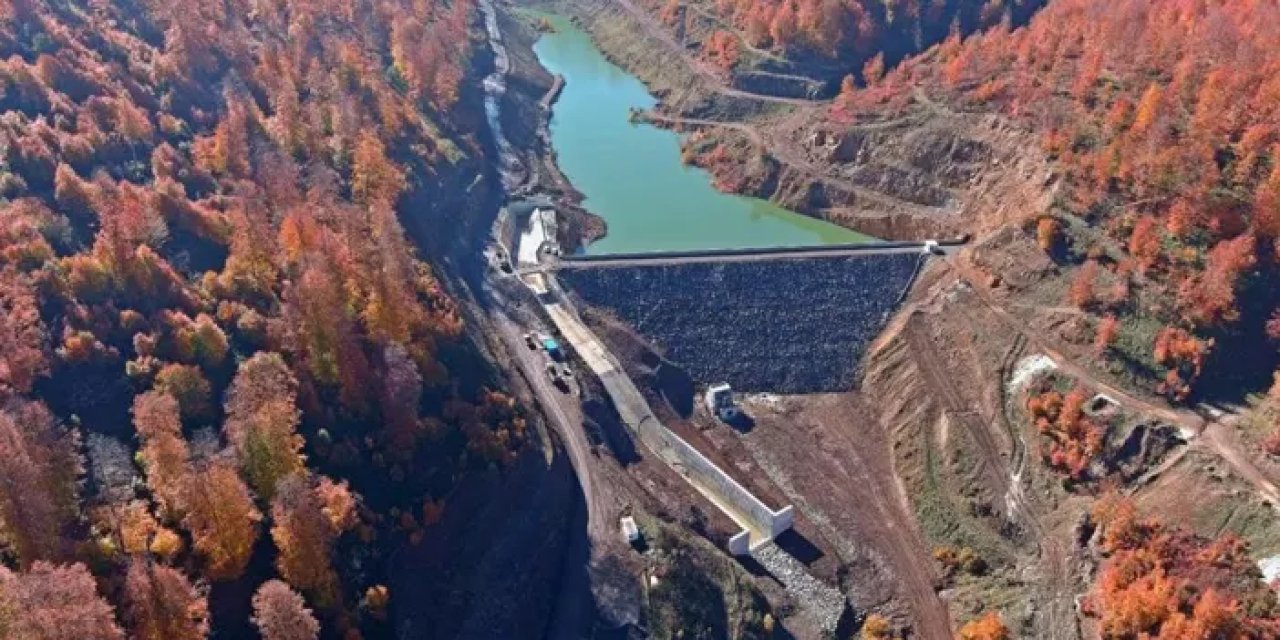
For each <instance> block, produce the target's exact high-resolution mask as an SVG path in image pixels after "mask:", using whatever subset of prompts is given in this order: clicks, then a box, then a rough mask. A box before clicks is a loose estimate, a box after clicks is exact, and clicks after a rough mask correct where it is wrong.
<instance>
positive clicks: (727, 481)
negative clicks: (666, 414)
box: [543, 302, 795, 555]
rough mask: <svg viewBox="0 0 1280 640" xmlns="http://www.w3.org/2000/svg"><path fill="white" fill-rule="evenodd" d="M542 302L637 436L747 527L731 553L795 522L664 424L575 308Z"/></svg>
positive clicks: (759, 542)
mask: <svg viewBox="0 0 1280 640" xmlns="http://www.w3.org/2000/svg"><path fill="white" fill-rule="evenodd" d="M543 308H544V309H545V310H546V312H547V315H549V316H550V318H551V321H552V323H553V324H555V326H556V329H557V330H559V332H560V334H561V335H562V336H564V339H565V340H566V341H567V342H568V343H569V344H570V345H572V346H573V348H574V350H575V351H576V352H577V353H578V355H579V357H581V358H582V359H583V360H584V361H585V362H586V363H587V366H588V367H589V368H590V369H591V372H592V373H593V374H595V375H596V377H597V378H598V379H599V380H600V382H601V384H603V385H604V388H605V390H606V392H608V394H609V397H610V398H611V399H612V400H613V404H614V407H615V408H616V409H617V411H618V415H619V416H620V417H621V418H622V421H623V423H625V424H626V425H627V427H628V428H629V429H630V430H631V432H632V433H633V434H634V435H635V436H636V438H637V439H639V440H640V442H641V443H642V444H644V446H645V447H646V448H647V449H649V451H650V452H652V453H653V454H654V455H655V456H657V457H658V458H659V459H661V460H662V461H663V462H665V463H666V464H667V465H668V466H670V467H671V468H672V469H674V470H675V471H676V472H677V473H679V474H680V475H681V476H682V477H683V478H684V479H685V480H686V481H688V482H689V484H690V485H691V486H692V487H693V488H694V489H695V490H697V491H698V493H700V494H701V495H702V496H703V497H705V498H707V500H709V501H710V502H711V503H712V504H714V505H716V507H718V508H719V509H720V510H721V511H723V512H724V513H725V515H727V516H729V517H730V518H731V519H732V520H733V521H734V522H736V523H737V524H738V526H740V527H742V531H741V532H739V533H738V534H737V535H735V536H733V537H732V538H731V539H730V540H729V544H728V547H729V551H730V552H731V553H733V554H735V555H742V554H745V553H748V552H749V551H750V550H751V549H754V548H756V547H759V546H760V545H763V544H765V543H768V542H770V541H772V540H773V539H774V538H776V537H777V536H778V535H780V534H781V533H782V532H784V531H786V530H788V529H790V528H791V526H792V524H793V523H794V519H795V513H794V509H793V507H791V506H790V505H787V506H784V507H782V508H781V509H776V510H775V509H773V508H771V507H769V506H768V505H766V504H765V503H764V502H763V501H761V500H760V499H759V498H757V497H756V496H755V495H753V494H752V493H751V492H750V491H749V490H747V489H746V488H745V487H743V486H742V485H741V484H739V483H738V481H736V480H734V479H733V478H732V477H730V476H729V474H728V473H726V472H725V471H724V470H723V469H721V468H720V467H718V466H716V464H715V463H713V462H711V461H710V460H709V459H707V457H706V456H704V455H702V453H700V452H699V451H698V450H697V449H696V448H694V447H693V445H691V444H689V443H688V442H686V441H685V440H684V439H683V438H681V437H680V436H678V435H676V434H675V432H673V431H671V430H670V429H668V428H667V427H666V426H665V425H663V424H662V423H661V422H660V421H659V420H658V418H657V417H656V416H654V415H653V411H652V410H651V409H650V408H649V403H648V402H647V401H646V400H645V399H644V396H643V395H642V394H641V393H640V390H639V389H637V388H636V386H635V383H633V382H632V381H631V378H630V377H628V376H627V374H626V372H624V371H623V370H622V368H621V367H620V366H618V365H617V364H616V363H615V362H614V361H613V359H612V357H611V356H610V355H609V352H608V350H607V349H606V348H605V346H604V344H603V343H601V342H600V340H599V339H598V338H597V337H596V336H595V334H594V333H592V332H591V330H590V329H588V328H587V327H586V325H584V324H582V321H581V320H579V319H578V317H577V316H576V315H575V314H574V313H573V311H572V310H571V309H569V308H568V307H566V306H564V305H562V304H560V303H558V302H549V303H547V304H544V306H543Z"/></svg>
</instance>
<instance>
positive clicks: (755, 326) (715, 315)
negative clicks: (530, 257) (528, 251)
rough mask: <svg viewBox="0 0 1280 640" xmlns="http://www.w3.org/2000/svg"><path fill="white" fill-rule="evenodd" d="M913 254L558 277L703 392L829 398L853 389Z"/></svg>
mask: <svg viewBox="0 0 1280 640" xmlns="http://www.w3.org/2000/svg"><path fill="white" fill-rule="evenodd" d="M920 260H921V257H920V256H919V255H914V254H911V253H893V254H877V253H869V254H867V255H854V256H832V257H806V258H802V259H801V258H798V259H789V260H768V261H758V262H722V263H697V262H692V263H675V264H643V265H633V266H610V267H601V268H590V269H585V268H584V269H565V270H561V271H560V272H559V273H558V274H557V277H558V279H559V280H560V282H561V283H563V284H564V285H565V286H566V287H567V288H568V289H570V290H571V291H572V293H573V294H574V295H575V296H577V297H578V299H579V300H580V301H581V302H583V303H585V304H586V305H588V306H593V307H597V308H600V309H604V310H608V311H610V312H611V313H613V314H614V315H616V316H617V317H618V319H620V320H622V321H623V322H625V323H627V324H628V325H630V326H631V327H632V328H634V329H635V330H636V331H637V332H638V333H640V334H641V335H642V336H644V337H645V338H646V339H647V340H648V341H650V342H651V343H652V344H653V345H654V346H655V347H657V348H658V349H659V350H660V351H661V352H662V354H663V356H664V357H666V358H667V359H668V360H670V361H671V362H673V363H675V364H676V365H679V366H680V367H683V368H684V369H685V370H686V371H687V372H688V373H689V375H690V376H691V377H692V378H693V379H694V380H696V381H698V382H701V383H710V382H717V381H721V380H723V381H727V382H729V383H730V384H731V385H732V386H733V388H734V389H735V390H738V391H745V392H774V393H821V392H831V391H841V390H845V389H848V388H850V387H851V386H852V385H853V383H854V378H855V375H856V372H857V364H858V361H859V358H861V356H862V352H863V350H864V349H865V348H866V346H867V344H869V343H870V341H871V340H872V339H874V338H875V336H876V334H877V333H878V332H879V331H880V329H881V328H882V327H883V326H884V323H885V322H887V321H888V319H889V317H890V315H891V314H892V313H893V311H894V310H895V309H896V308H897V306H898V303H899V300H900V298H901V296H902V293H903V291H905V290H906V289H907V287H909V286H910V284H911V282H912V280H913V278H914V276H915V274H916V271H917V267H918V265H919V264H920Z"/></svg>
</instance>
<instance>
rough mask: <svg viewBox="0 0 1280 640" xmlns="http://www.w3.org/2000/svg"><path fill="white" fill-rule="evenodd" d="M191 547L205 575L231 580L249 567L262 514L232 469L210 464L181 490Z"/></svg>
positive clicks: (192, 477)
mask: <svg viewBox="0 0 1280 640" xmlns="http://www.w3.org/2000/svg"><path fill="white" fill-rule="evenodd" d="M183 495H184V498H185V505H186V507H187V511H186V517H185V518H183V520H182V524H183V526H184V527H186V529H187V531H189V532H191V539H192V545H193V546H194V547H195V550H196V553H198V554H200V556H201V557H202V558H204V561H205V565H206V567H205V575H207V576H209V577H210V578H212V579H214V580H234V579H236V578H238V577H240V576H241V575H242V574H243V573H244V570H245V567H246V566H248V564H249V557H250V556H251V555H252V554H253V546H254V544H255V543H256V542H257V541H258V534H259V527H258V523H259V522H260V521H261V520H262V514H261V513H260V512H259V511H258V510H257V508H255V507H254V506H253V498H252V497H251V496H250V495H249V488H248V487H247V486H245V484H244V481H243V480H241V479H240V476H239V475H238V474H236V471H235V469H233V468H231V467H230V466H228V465H226V464H223V463H221V462H213V463H210V464H208V465H207V466H205V468H203V469H200V470H198V471H196V472H194V473H192V474H191V476H190V479H189V481H188V482H187V483H186V486H185V488H184V491H183Z"/></svg>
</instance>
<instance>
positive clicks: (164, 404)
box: [133, 391, 190, 515]
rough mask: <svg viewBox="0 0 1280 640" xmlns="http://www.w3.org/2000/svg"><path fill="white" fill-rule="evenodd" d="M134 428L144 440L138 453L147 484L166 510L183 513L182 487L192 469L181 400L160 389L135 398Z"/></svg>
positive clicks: (140, 438) (184, 505)
mask: <svg viewBox="0 0 1280 640" xmlns="http://www.w3.org/2000/svg"><path fill="white" fill-rule="evenodd" d="M133 428H134V429H135V430H136V431H137V432H138V439H139V440H141V441H142V448H141V449H140V450H139V451H138V456H139V458H141V460H142V462H143V465H144V466H145V468H146V475H147V487H148V488H150V489H151V493H152V494H153V495H154V496H155V498H156V501H157V502H159V503H160V506H161V508H162V509H163V510H164V511H165V512H166V513H168V514H170V515H177V514H179V513H181V512H182V511H183V510H184V509H185V508H186V504H185V498H184V495H183V489H184V488H185V486H186V484H187V481H188V476H189V475H190V469H189V468H188V466H187V457H188V455H189V452H188V450H187V441H186V440H185V439H184V438H183V437H182V419H181V413H180V411H179V408H178V401H177V400H175V399H174V398H173V396H171V395H169V394H167V393H161V392H159V391H149V392H147V393H144V394H141V395H139V396H137V397H135V398H134V399H133Z"/></svg>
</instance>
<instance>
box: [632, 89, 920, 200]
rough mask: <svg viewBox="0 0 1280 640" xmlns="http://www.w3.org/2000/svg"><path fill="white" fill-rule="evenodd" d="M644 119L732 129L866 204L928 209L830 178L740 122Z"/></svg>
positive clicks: (665, 117)
mask: <svg viewBox="0 0 1280 640" xmlns="http://www.w3.org/2000/svg"><path fill="white" fill-rule="evenodd" d="M645 117H646V118H648V119H649V120H651V121H653V122H662V123H666V124H669V125H683V126H692V127H720V128H724V129H732V130H734V131H738V132H740V133H742V134H743V135H745V136H747V138H748V139H749V140H751V143H752V144H753V145H755V146H756V147H757V148H758V149H760V151H761V152H762V153H765V154H768V155H770V156H772V157H774V158H776V159H777V160H778V161H779V162H781V163H782V164H784V165H786V166H788V167H790V168H792V169H794V170H796V171H799V172H801V173H803V174H804V175H805V176H807V177H809V178H811V179H813V180H815V181H819V182H822V183H825V184H828V185H830V186H832V187H835V188H838V189H841V190H843V191H847V192H849V193H853V194H855V195H857V196H858V198H859V199H862V200H865V201H867V202H871V203H875V204H877V205H880V206H883V207H890V208H892V209H893V210H897V209H902V208H903V207H907V208H909V209H911V210H913V211H919V212H927V211H926V210H927V209H928V207H924V206H922V205H918V204H912V203H909V202H905V201H902V200H898V199H896V198H892V197H890V196H886V195H884V194H883V193H880V192H877V191H874V190H871V189H868V188H867V187H864V186H862V185H859V184H856V183H854V182H853V181H851V180H846V179H844V178H841V177H839V176H833V175H831V172H830V167H829V166H828V167H823V166H820V165H818V164H817V163H815V162H813V161H812V160H810V159H809V158H806V157H803V155H802V154H801V153H800V152H799V151H798V150H797V149H795V148H794V142H786V141H783V142H779V141H777V140H775V139H771V138H766V137H765V135H764V134H763V133H762V131H761V129H760V127H757V126H754V125H750V124H745V123H742V122H723V121H719V120H704V119H701V118H685V117H682V116H672V115H666V114H661V113H655V112H652V111H651V112H647V113H646V114H645Z"/></svg>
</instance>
